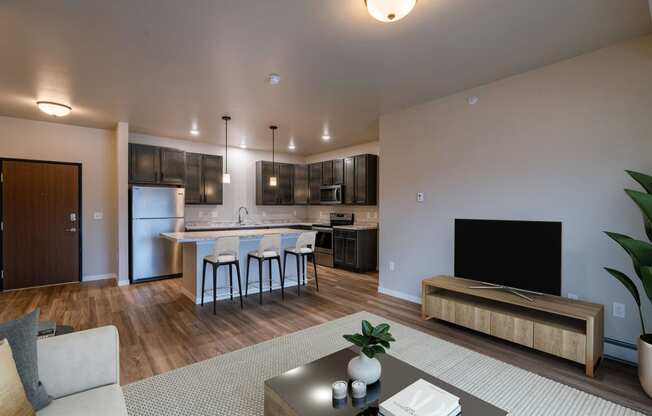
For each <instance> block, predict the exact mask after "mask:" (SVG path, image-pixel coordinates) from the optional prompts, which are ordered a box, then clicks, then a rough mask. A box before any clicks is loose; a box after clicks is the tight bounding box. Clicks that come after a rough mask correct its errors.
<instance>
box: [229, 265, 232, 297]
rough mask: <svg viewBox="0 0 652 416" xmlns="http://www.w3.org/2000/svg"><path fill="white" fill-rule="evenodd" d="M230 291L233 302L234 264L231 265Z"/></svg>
mask: <svg viewBox="0 0 652 416" xmlns="http://www.w3.org/2000/svg"><path fill="white" fill-rule="evenodd" d="M229 290H230V291H231V300H232V301H233V264H231V263H229Z"/></svg>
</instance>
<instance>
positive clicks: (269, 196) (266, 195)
mask: <svg viewBox="0 0 652 416" xmlns="http://www.w3.org/2000/svg"><path fill="white" fill-rule="evenodd" d="M275 170H276V169H275V166H274V164H273V163H272V162H267V161H259V162H256V205H276V201H277V199H278V182H277V186H270V184H269V178H271V177H272V176H275V172H274V171H275ZM277 181H278V177H277Z"/></svg>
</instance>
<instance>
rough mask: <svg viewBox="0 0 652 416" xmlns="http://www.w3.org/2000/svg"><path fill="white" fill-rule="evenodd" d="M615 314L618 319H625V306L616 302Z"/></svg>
mask: <svg viewBox="0 0 652 416" xmlns="http://www.w3.org/2000/svg"><path fill="white" fill-rule="evenodd" d="M613 314H614V316H615V317H616V318H624V317H625V304H623V303H618V302H614V310H613Z"/></svg>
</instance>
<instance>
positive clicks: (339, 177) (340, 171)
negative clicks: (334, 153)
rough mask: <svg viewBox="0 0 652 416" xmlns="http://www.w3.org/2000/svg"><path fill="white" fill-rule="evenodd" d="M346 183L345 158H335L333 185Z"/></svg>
mask: <svg viewBox="0 0 652 416" xmlns="http://www.w3.org/2000/svg"><path fill="white" fill-rule="evenodd" d="M343 183H344V159H335V160H333V185H342V184H343Z"/></svg>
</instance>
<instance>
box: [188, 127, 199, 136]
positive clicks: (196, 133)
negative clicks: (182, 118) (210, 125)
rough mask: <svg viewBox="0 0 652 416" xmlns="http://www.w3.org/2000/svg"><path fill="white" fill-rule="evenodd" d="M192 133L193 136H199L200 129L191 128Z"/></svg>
mask: <svg viewBox="0 0 652 416" xmlns="http://www.w3.org/2000/svg"><path fill="white" fill-rule="evenodd" d="M190 134H192V135H193V136H199V130H197V129H191V130H190Z"/></svg>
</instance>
